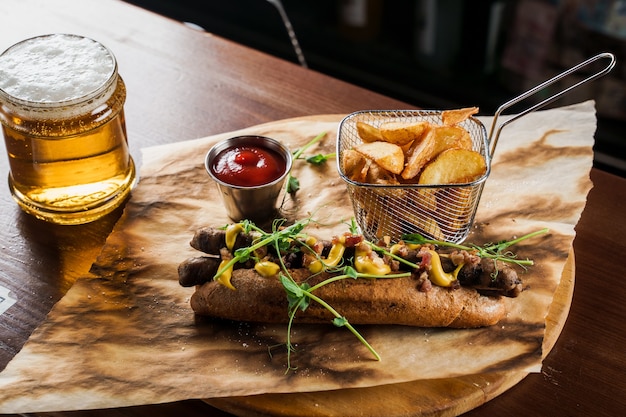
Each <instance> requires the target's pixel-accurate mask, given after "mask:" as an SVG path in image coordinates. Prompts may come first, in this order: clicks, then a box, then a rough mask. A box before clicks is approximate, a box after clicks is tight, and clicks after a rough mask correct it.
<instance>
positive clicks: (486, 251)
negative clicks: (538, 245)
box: [402, 228, 549, 270]
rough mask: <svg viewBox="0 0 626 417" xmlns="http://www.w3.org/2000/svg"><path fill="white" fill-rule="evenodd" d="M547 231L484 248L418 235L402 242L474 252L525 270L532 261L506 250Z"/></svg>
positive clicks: (410, 236)
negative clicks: (519, 257) (428, 244)
mask: <svg viewBox="0 0 626 417" xmlns="http://www.w3.org/2000/svg"><path fill="white" fill-rule="evenodd" d="M548 231H549V229H548V228H543V229H541V230H537V231H535V232H532V233H528V234H525V235H524V236H521V237H518V238H516V239H512V240H508V241H507V240H503V241H500V242H497V243H487V244H485V245H484V246H478V245H475V244H473V243H469V244H467V245H462V244H459V243H452V242H444V241H441V240H436V239H428V238H426V237H424V236H422V235H421V234H419V233H412V234H407V235H403V236H402V240H404V241H405V242H406V243H417V244H427V243H430V244H433V245H436V246H445V247H449V248H454V249H459V250H466V251H474V252H476V254H477V255H478V256H480V257H481V258H488V259H493V261H494V262H497V261H501V262H506V263H510V264H515V265H519V266H521V267H522V268H524V269H526V267H527V266H530V265H533V261H532V260H530V259H517V255H515V254H514V253H513V252H511V251H508V250H507V249H508V248H509V247H511V246H513V245H515V244H517V243H520V242H521V241H523V240H526V239H530V238H533V237H535V236H539V235H541V234H544V233H547V232H548ZM496 270H497V269H496Z"/></svg>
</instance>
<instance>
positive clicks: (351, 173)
mask: <svg viewBox="0 0 626 417" xmlns="http://www.w3.org/2000/svg"><path fill="white" fill-rule="evenodd" d="M367 165H368V159H367V158H366V157H365V156H363V154H362V153H359V152H357V151H355V150H354V149H348V150H346V151H344V152H343V154H342V155H341V169H343V173H344V174H345V175H346V177H348V178H349V179H351V180H352V181H358V182H364V181H365V180H366V177H367V171H368V169H367V168H368V167H367Z"/></svg>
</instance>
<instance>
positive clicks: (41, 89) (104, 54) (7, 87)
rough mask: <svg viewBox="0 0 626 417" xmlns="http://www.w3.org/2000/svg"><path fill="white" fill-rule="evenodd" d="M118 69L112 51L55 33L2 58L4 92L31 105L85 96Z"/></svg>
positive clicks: (0, 74) (0, 69)
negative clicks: (31, 103)
mask: <svg viewBox="0 0 626 417" xmlns="http://www.w3.org/2000/svg"><path fill="white" fill-rule="evenodd" d="M114 70H115V61H114V59H113V57H112V56H111V54H110V53H109V51H108V50H107V49H106V48H104V47H103V46H102V45H101V44H99V43H98V42H95V41H94V40H92V39H88V38H84V37H81V36H75V35H65V34H54V35H48V36H42V37H37V38H32V39H28V40H26V41H23V42H21V43H19V44H17V45H14V46H13V47H11V48H9V49H8V50H6V51H5V52H4V54H3V55H2V56H0V89H2V90H4V91H5V92H6V93H8V94H10V95H11V96H13V97H15V98H17V99H20V100H24V101H30V102H38V103H55V102H63V101H68V100H73V99H77V98H81V97H84V96H86V95H88V94H90V93H92V92H94V91H95V90H97V89H98V88H100V87H101V86H103V85H104V84H105V83H106V81H107V80H108V79H109V78H110V77H111V75H112V74H113V72H114Z"/></svg>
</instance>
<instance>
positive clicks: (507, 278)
mask: <svg viewBox="0 0 626 417" xmlns="http://www.w3.org/2000/svg"><path fill="white" fill-rule="evenodd" d="M256 239H259V235H257V234H255V233H245V232H243V231H238V232H232V231H231V232H228V231H226V230H224V229H216V228H203V229H200V230H198V231H197V232H196V234H195V235H194V236H193V238H192V240H191V242H190V243H191V246H192V247H194V248H195V249H198V250H199V251H201V252H203V253H204V254H203V255H202V256H198V257H193V258H189V259H187V260H185V261H183V262H182V263H181V264H180V266H179V270H178V273H179V282H180V284H181V285H182V286H187V287H191V286H195V287H196V289H195V292H194V294H193V295H192V297H191V301H190V304H191V307H192V309H193V311H194V312H195V313H196V314H198V315H205V316H212V317H217V318H222V319H229V320H237V321H253V322H265V323H286V322H287V321H288V314H287V311H288V306H289V304H288V299H287V296H286V292H285V288H284V286H283V284H282V283H281V281H280V280H279V278H278V276H279V272H278V270H276V273H274V274H270V275H269V276H267V275H268V274H267V273H264V274H263V275H265V276H263V275H262V274H260V273H259V272H257V270H258V268H257V269H255V266H256V264H257V263H258V262H259V261H260V260H263V261H265V262H270V263H275V264H280V265H283V266H284V268H283V269H281V272H280V273H282V274H287V275H289V276H290V277H291V279H293V281H294V282H295V283H296V284H298V285H300V284H302V283H304V282H306V283H307V284H308V285H309V286H314V285H316V284H318V283H320V282H323V281H324V280H326V279H328V278H330V277H333V276H336V275H339V274H341V273H342V272H341V269H339V268H333V267H329V268H324V269H322V270H315V268H312V265H313V264H314V263H315V262H317V261H319V260H320V259H321V260H324V261H327V262H328V263H331V264H332V265H347V264H351V263H355V260H356V259H361V257H363V256H364V255H363V253H366V255H367V258H363V259H367V261H366V262H370V263H371V264H370V265H369V266H367V265H366V267H368V268H370V269H369V270H370V271H372V270H375V271H378V270H376V269H375V268H374V269H372V268H371V267H372V265H374V266H378V267H380V270H381V271H382V270H385V271H387V272H386V273H387V274H397V273H404V276H402V277H397V278H389V279H387V278H382V277H379V278H371V279H342V280H340V281H336V282H332V283H329V284H327V285H324V286H322V287H320V288H318V289H316V291H315V295H316V296H318V297H319V298H321V299H323V300H324V301H325V302H327V303H328V304H330V305H331V306H333V308H334V309H335V310H337V311H340V312H341V314H342V315H344V316H345V317H346V318H347V319H348V320H349V321H350V322H351V323H353V324H395V325H408V326H420V327H452V328H472V327H482V326H490V325H493V324H495V323H497V322H498V321H500V320H501V319H502V317H504V315H505V314H506V303H505V301H504V297H515V296H517V295H519V294H520V292H521V291H522V282H521V280H520V279H519V277H518V276H517V274H516V273H515V270H514V269H512V268H510V267H509V266H507V265H505V264H503V263H501V262H499V261H498V262H495V261H494V260H492V259H482V258H481V257H479V256H477V255H476V254H475V253H470V252H467V251H448V252H445V251H442V250H440V249H439V248H437V247H435V246H433V245H431V244H424V245H408V244H405V243H404V242H399V243H396V244H393V245H392V244H391V243H390V242H381V244H382V245H384V246H385V248H386V251H385V252H384V254H383V255H381V254H379V253H378V252H376V251H374V250H372V246H371V245H368V242H365V241H364V239H363V237H362V236H360V235H355V234H351V233H346V234H345V235H344V236H341V237H334V238H333V240H331V241H324V240H315V241H314V243H311V241H310V240H309V241H307V242H305V241H304V239H303V240H302V241H298V239H293V243H292V246H294V247H296V246H299V245H300V249H299V250H293V251H292V250H287V251H285V252H284V253H276V250H275V249H274V248H273V247H272V246H267V247H262V248H259V249H258V250H257V252H255V256H254V260H251V259H248V260H246V262H244V263H235V264H234V265H233V269H232V270H231V271H230V272H229V274H230V275H229V277H230V279H229V283H228V285H222V284H223V282H222V283H220V281H217V280H214V279H213V278H214V277H215V275H216V274H218V272H219V270H220V266H222V265H223V263H222V261H223V260H224V259H229V256H232V254H233V253H236V251H237V250H238V249H241V248H244V247H249V246H250V245H251V244H252V243H253V242H255V240H256ZM339 245H342V251H341V259H339V260H337V259H331V258H335V257H337V251H336V250H335V247H336V246H339ZM391 254H393V256H391ZM357 255H358V256H357ZM402 260H407V261H408V262H407V264H408V265H409V266H407V264H405V263H403V262H401V261H402ZM383 266H384V268H383ZM385 268H386V269H385ZM441 275H443V277H442V276H441ZM442 279H444V282H443V283H442V282H441V280H442ZM445 279H449V280H450V281H449V282H448V281H445ZM332 318H333V316H332V314H330V312H329V311H328V309H326V308H324V307H323V306H321V305H319V304H317V303H311V304H310V305H309V307H308V308H307V309H305V310H304V311H299V312H298V314H297V315H296V316H295V321H296V322H301V323H328V322H329V321H330V320H332Z"/></svg>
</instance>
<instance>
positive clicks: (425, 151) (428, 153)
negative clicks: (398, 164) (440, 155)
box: [402, 126, 435, 180]
mask: <svg viewBox="0 0 626 417" xmlns="http://www.w3.org/2000/svg"><path fill="white" fill-rule="evenodd" d="M433 130H434V128H433V127H430V126H429V127H428V128H427V131H426V132H425V133H424V134H423V135H422V137H421V138H420V139H419V140H416V141H415V142H413V145H411V148H410V149H409V150H408V152H407V154H408V157H407V162H406V166H405V167H404V170H402V178H403V179H404V180H410V179H413V178H415V177H416V176H417V174H419V173H420V171H421V170H422V168H423V167H424V166H425V165H426V164H427V163H428V161H430V160H431V159H432V157H433V150H434V148H435V136H434V135H433Z"/></svg>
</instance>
